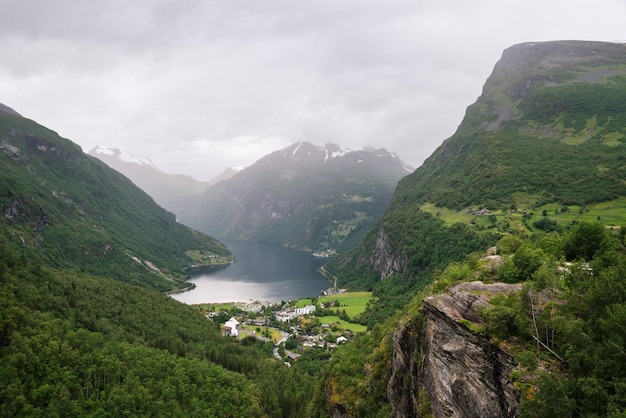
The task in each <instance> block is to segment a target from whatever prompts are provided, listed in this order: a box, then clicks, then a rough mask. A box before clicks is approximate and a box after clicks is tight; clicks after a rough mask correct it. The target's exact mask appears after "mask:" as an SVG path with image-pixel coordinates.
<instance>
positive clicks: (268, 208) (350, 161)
mask: <svg viewBox="0 0 626 418" xmlns="http://www.w3.org/2000/svg"><path fill="white" fill-rule="evenodd" d="M410 170H411V169H410V168H408V167H407V166H406V165H405V164H404V163H403V162H402V161H401V160H400V159H399V158H398V157H397V156H395V155H394V154H392V153H390V152H388V151H386V150H384V149H379V150H362V151H350V150H346V149H342V148H340V147H338V146H336V145H326V146H324V147H319V146H315V145H312V144H310V143H307V142H300V143H297V144H293V145H291V146H290V147H287V148H285V149H283V150H280V151H275V152H273V153H271V154H269V155H266V156H265V157H263V158H262V159H260V160H259V161H257V162H256V163H255V164H253V165H252V166H250V167H248V168H246V169H244V170H242V171H241V172H239V173H238V174H236V175H235V176H233V177H232V178H230V179H228V180H224V181H222V182H220V183H218V184H216V185H214V186H211V187H209V188H208V189H207V190H206V191H205V192H203V193H202V195H201V196H200V198H199V199H198V200H197V202H196V204H195V205H194V207H193V208H192V209H191V210H189V211H185V212H183V213H180V214H179V218H180V220H181V222H183V223H186V224H188V225H190V226H192V227H195V228H197V229H199V230H201V231H203V232H205V233H209V234H211V235H215V236H217V237H219V238H234V239H244V240H260V241H270V242H274V243H278V244H281V245H286V246H293V247H296V248H301V249H306V250H312V251H323V250H339V251H341V250H344V249H346V248H349V247H350V246H351V245H354V243H356V242H358V240H359V239H361V238H362V236H363V233H364V232H365V231H366V230H367V229H369V227H370V226H371V225H372V223H373V222H374V221H375V220H376V219H377V218H378V217H379V216H380V215H381V214H382V213H383V211H384V209H385V207H386V205H387V203H388V202H389V199H390V198H391V194H392V192H393V188H394V187H395V185H396V182H397V181H398V179H400V178H401V177H402V176H404V175H406V174H408V173H409V172H410Z"/></svg>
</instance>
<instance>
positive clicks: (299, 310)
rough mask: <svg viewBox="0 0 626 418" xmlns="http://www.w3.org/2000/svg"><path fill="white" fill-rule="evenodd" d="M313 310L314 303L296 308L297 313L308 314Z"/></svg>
mask: <svg viewBox="0 0 626 418" xmlns="http://www.w3.org/2000/svg"><path fill="white" fill-rule="evenodd" d="M313 312H315V305H307V306H305V307H304V308H296V313H297V314H298V315H310V314H312V313H313Z"/></svg>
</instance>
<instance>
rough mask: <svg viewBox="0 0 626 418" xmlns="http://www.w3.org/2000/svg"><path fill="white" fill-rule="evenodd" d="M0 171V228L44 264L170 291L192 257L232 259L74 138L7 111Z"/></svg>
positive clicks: (1, 121)
mask: <svg viewBox="0 0 626 418" xmlns="http://www.w3.org/2000/svg"><path fill="white" fill-rule="evenodd" d="M0 172H2V175H1V176H0V207H1V208H2V213H3V217H2V218H1V220H0V234H2V235H3V236H4V237H5V238H6V240H7V242H8V243H9V244H10V245H11V246H12V247H14V248H20V251H24V252H25V253H26V254H28V256H29V257H33V258H36V259H38V260H41V261H43V262H45V263H46V264H48V265H50V266H53V267H58V268H71V269H79V270H82V271H85V272H88V273H91V274H94V275H98V276H102V277H111V278H116V279H118V280H122V281H125V282H130V283H135V284H139V285H141V286H146V287H150V288H153V289H157V290H160V291H169V290H176V289H179V288H181V287H186V286H188V285H187V284H186V283H185V281H184V279H185V277H186V274H185V269H186V268H188V267H190V266H192V265H193V264H195V263H199V262H200V263H201V262H203V261H204V262H222V263H226V262H228V261H230V260H231V259H232V256H231V254H230V253H229V251H228V250H227V249H226V248H225V247H224V246H223V245H222V244H221V243H219V242H218V241H217V240H215V239H213V238H210V237H208V236H206V235H204V234H200V233H198V232H195V231H192V230H190V229H189V228H187V227H184V226H182V225H180V224H178V223H177V222H176V219H175V217H174V215H173V214H171V213H169V212H167V211H165V210H164V209H162V208H160V207H159V206H158V205H156V204H155V203H154V201H153V200H152V199H151V198H150V197H149V196H148V195H146V194H145V193H144V192H143V191H141V190H140V189H138V188H137V187H135V186H134V185H133V184H132V183H131V182H130V180H128V179H127V178H125V177H124V176H122V175H121V174H119V173H117V172H116V171H114V170H112V169H110V168H108V167H107V166H106V165H105V164H104V163H102V162H100V161H99V160H97V159H95V158H93V157H90V156H87V155H85V154H84V153H83V152H82V151H81V149H80V147H78V146H77V145H76V144H74V143H72V142H71V141H69V140H66V139H63V138H61V137H59V136H58V135H57V134H56V133H55V132H53V131H50V130H49V129H46V128H44V127H43V126H40V125H38V124H36V123H35V122H33V121H31V120H28V119H25V118H22V117H20V116H19V115H15V114H10V113H5V112H0ZM193 250H196V251H195V253H194V254H195V255H196V256H195V257H194V258H192V257H190V256H189V255H187V254H188V253H189V254H191V251H193Z"/></svg>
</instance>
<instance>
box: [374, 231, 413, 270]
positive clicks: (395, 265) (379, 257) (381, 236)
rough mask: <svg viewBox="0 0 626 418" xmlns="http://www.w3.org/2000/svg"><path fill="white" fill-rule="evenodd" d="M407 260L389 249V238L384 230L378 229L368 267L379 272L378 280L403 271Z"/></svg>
mask: <svg viewBox="0 0 626 418" xmlns="http://www.w3.org/2000/svg"><path fill="white" fill-rule="evenodd" d="M406 264H407V260H406V258H405V257H404V258H403V257H400V255H399V254H398V253H397V251H394V249H393V248H392V247H391V244H390V242H389V236H388V235H387V233H386V232H385V229H384V228H380V230H379V231H378V235H377V236H376V243H375V245H374V249H373V251H372V255H371V257H370V265H371V266H372V267H373V268H374V269H375V270H376V271H379V272H380V278H381V279H384V278H385V277H387V276H389V275H391V274H393V273H396V272H398V271H402V270H404V268H405V267H406Z"/></svg>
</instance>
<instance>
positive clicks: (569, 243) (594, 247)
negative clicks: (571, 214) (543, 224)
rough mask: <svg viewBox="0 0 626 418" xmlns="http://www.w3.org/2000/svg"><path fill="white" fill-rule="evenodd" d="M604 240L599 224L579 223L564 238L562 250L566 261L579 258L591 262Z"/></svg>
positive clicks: (601, 227)
mask: <svg viewBox="0 0 626 418" xmlns="http://www.w3.org/2000/svg"><path fill="white" fill-rule="evenodd" d="M605 238H606V231H605V229H604V226H602V225H601V224H599V223H590V222H581V223H579V224H578V225H576V226H575V227H574V228H573V229H572V230H571V232H570V233H569V235H568V236H567V237H566V238H565V242H564V244H563V249H564V251H565V257H566V258H567V259H568V260H576V259H579V258H582V259H584V260H585V261H591V259H592V258H593V256H594V255H595V254H596V252H597V251H598V250H599V249H600V247H601V246H602V241H603V240H604V239H605Z"/></svg>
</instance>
